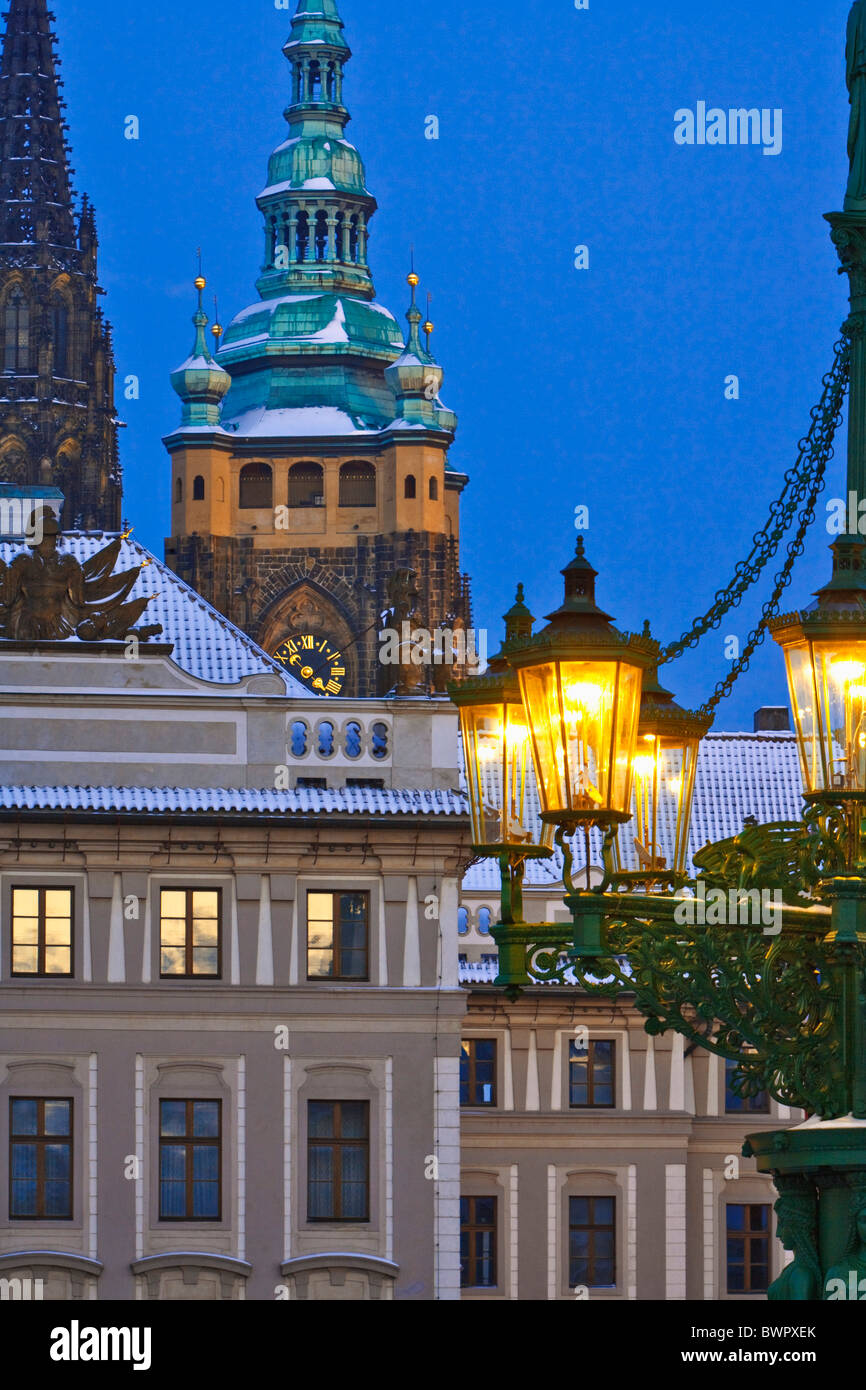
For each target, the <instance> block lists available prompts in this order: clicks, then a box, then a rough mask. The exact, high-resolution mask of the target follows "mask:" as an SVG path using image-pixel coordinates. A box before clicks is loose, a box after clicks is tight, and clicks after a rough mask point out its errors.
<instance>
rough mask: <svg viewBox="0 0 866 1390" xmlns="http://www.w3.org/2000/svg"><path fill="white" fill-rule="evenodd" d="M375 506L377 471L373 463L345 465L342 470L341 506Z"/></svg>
mask: <svg viewBox="0 0 866 1390" xmlns="http://www.w3.org/2000/svg"><path fill="white" fill-rule="evenodd" d="M375 505H376V470H375V468H374V467H373V465H372V463H344V464H343V466H342V468H341V469H340V506H341V507H375Z"/></svg>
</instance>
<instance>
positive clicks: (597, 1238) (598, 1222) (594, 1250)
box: [568, 1197, 616, 1289]
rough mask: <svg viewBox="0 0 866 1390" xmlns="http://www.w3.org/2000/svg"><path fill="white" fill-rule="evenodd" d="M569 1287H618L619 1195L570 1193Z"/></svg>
mask: <svg viewBox="0 0 866 1390" xmlns="http://www.w3.org/2000/svg"><path fill="white" fill-rule="evenodd" d="M568 1284H569V1288H572V1289H575V1288H579V1287H583V1288H587V1289H613V1288H615V1287H616V1198H615V1197H569V1199H568Z"/></svg>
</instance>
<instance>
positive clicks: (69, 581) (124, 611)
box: [0, 507, 162, 642]
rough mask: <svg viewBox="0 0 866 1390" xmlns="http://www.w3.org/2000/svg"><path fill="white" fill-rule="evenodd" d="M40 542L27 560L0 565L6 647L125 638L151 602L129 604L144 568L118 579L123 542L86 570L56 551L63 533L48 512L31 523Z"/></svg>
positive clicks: (0, 631)
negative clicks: (70, 639)
mask: <svg viewBox="0 0 866 1390" xmlns="http://www.w3.org/2000/svg"><path fill="white" fill-rule="evenodd" d="M31 522H32V530H33V532H34V534H35V535H36V536H38V537H40V539H38V540H35V541H32V542H31V543H30V546H29V549H30V551H31V553H30V554H29V555H27V554H22V555H17V556H16V557H15V559H14V560H13V561H12V563H11V565H6V564H5V563H4V562H3V561H2V560H0V637H4V638H6V639H7V641H18V642H35V641H63V640H64V639H66V638H68V637H78V638H79V639H80V640H81V641H82V642H105V641H111V640H119V639H122V638H124V637H126V636H127V634H128V633H129V632H131V630H132V629H133V627H134V625H135V623H136V622H137V621H138V619H139V618H140V617H141V615H142V613H143V612H144V610H145V608H146V607H147V605H148V603H149V602H150V598H149V597H148V598H137V599H133V601H132V602H131V603H127V602H126V599H127V598H128V596H129V594H130V593H131V592H132V588H133V586H134V584H135V581H136V580H137V578H138V576H139V574H140V573H141V569H142V566H141V565H138V566H137V567H136V568H135V569H131V570H126V571H124V573H122V574H114V572H113V571H114V566H115V564H116V563H117V559H118V556H119V555H120V543H121V537H119V536H118V537H117V539H116V540H113V541H111V542H110V544H109V545H106V546H105V547H104V548H103V549H102V550H100V551H98V552H97V554H96V555H92V556H91V557H90V559H89V560H85V562H84V564H83V565H82V564H80V563H79V561H78V560H76V558H75V556H74V555H61V554H60V553H59V551H58V549H57V537H58V536H59V534H60V527H59V525H58V524H57V519H56V517H55V516H54V513H53V511H52V510H51V508H50V507H42V508H40V509H39V511H38V512H36V513H34V515H33V517H32V518H31ZM161 632H162V628H161V627H160V626H158V625H156V626H153V627H148V628H139V629H137V631H136V636H138V637H140V638H142V639H146V638H148V637H156V636H158V635H159V634H160V633H161Z"/></svg>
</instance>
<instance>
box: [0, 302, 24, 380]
mask: <svg viewBox="0 0 866 1390" xmlns="http://www.w3.org/2000/svg"><path fill="white" fill-rule="evenodd" d="M3 329H4V331H3V365H4V369H5V370H6V371H7V372H28V371H29V370H30V306H29V305H28V303H27V300H26V299H25V298H24V295H23V294H22V293H21V291H20V290H13V291H12V294H11V295H10V296H9V298H8V299H7V301H6V309H5V312H4V325H3Z"/></svg>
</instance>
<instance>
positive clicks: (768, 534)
mask: <svg viewBox="0 0 866 1390" xmlns="http://www.w3.org/2000/svg"><path fill="white" fill-rule="evenodd" d="M850 363H851V344H850V341H849V339H848V338H847V337H843V338H842V339H841V340H840V341H839V342H838V343H837V344H836V356H835V359H834V362H833V366H832V367H831V369H830V371H829V372H828V373H827V375H826V376H825V377H824V382H823V385H824V392H823V395H822V396H821V401H820V403H819V404H818V405H816V406H815V407H814V408H813V410H812V424H811V427H810V429H809V433H808V434H807V435H806V437H805V438H804V439H801V441H800V445H799V455H798V458H797V462H796V464H795V465H794V467H793V468H790V469H789V470H788V472H787V473H786V474H785V486H784V488H783V490H782V495H781V497H780V498H779V499H778V500H777V501H775V502H774V503H773V505H772V506H771V508H770V515H769V518H768V519H767V523H766V525H765V526H764V528H763V530H761V531H757V532H756V533H755V535H754V536H753V538H752V550H751V553H750V554H749V558H748V559H747V560H741V561H740V562H739V563H738V565H737V568H736V570H735V571H734V577H733V579H732V580H731V583H730V584H729V585H728V586H727V588H726V589H720V590H719V591H718V593H717V594H716V601H715V603H714V604H713V606H712V608H711V609H710V610H709V612H708V613H706V614H704V616H703V617H700V618H696V619H695V621H694V622H693V623H692V626H691V627H690V628H689V630H688V631H687V632H685V633H683V635H682V637H681V638H680V639H679V641H677V642H672V643H671V644H670V646H668V647H665V648H664V649H663V651H662V653H661V656H660V658H659V665H662V664H663V663H664V662H666V661H673V660H674V658H675V657H678V656H681V655H682V653H683V652H684V651H686V650H687V649H688V648H689V647H696V646H697V644H698V642H699V641H700V640H701V638H702V637H703V636H704V635H705V634H706V633H707V632H709V631H710V630H711V629H714V628H718V627H719V626H720V625H721V621H722V618H723V617H724V616H725V614H726V613H728V612H730V610H731V609H732V608H736V607H738V606H739V604H740V603H741V602H742V600H743V596H744V595H745V593H746V592H747V590H748V589H750V588H751V586H752V585H753V584H754V583H755V581H756V580H757V579H758V577H759V576H760V574H761V572H762V570H763V569H764V567H765V565H766V564H767V563H768V561H769V560H771V559H772V558H773V556H774V555H775V553H776V551H777V550H778V548H779V545H780V543H781V541H782V538H783V536H784V535H785V532H786V531H787V530H788V529H789V527H790V526H791V524H792V522H793V521H794V517H795V516H796V515H797V511H798V508H800V507H801V506H802V504H803V500H804V498H806V497H807V496H808V497H809V499H810V501H809V504H808V505H807V507H806V508H805V509H804V510H803V511H801V512H800V529H799V530H798V532H797V539H796V540H795V541H793V542H792V543H791V545H789V547H788V559H787V560H786V562H785V566H784V568H783V569H782V570H781V571H780V573H779V574H778V575H777V576H776V589H775V590H774V592H773V598H772V599H771V600H770V601H769V603H767V604H765V605H764V609H763V613H762V617H761V622H760V623H759V625H758V627H757V628H756V629H755V631H754V632H752V633H750V635H749V642H748V644H747V646H746V650H745V651H744V653H743V655H742V656H741V657H740V659H739V661H737V662H736V663H735V665H734V666H733V668H732V670H731V671H730V673H729V675H728V679H727V680H726V681H723V682H722V683H721V684H720V686H718V687H717V689H716V694H715V695H714V696H713V697H712V699H711V700H710V701H709V702H708V703H707V705H705V706H704V709H705V710H713V709H715V706H716V705H717V704H718V702H719V700H721V699H723V698H724V696H725V695H727V694H729V693H730V689H731V687H732V685H733V683H734V681H735V680H736V679H737V676H739V675H740V674H741V673H742V672H743V671H745V670H748V665H749V657H751V656H752V655H753V653H754V651H755V649H756V648H757V647H758V646H760V644H761V642H762V641H763V639H764V635H765V632H766V624H767V622H768V620H769V619H770V618H771V617H773V616H774V614H775V606H776V605H778V602H779V599H780V598H781V594H782V591H783V590H784V589H785V588H786V587H787V585H788V583H789V582H790V575H791V567H792V565H793V563H794V560H795V559H796V558H797V556H798V555H800V554H802V551H803V537H804V536H805V534H806V531H807V530H808V528H809V525H810V524H811V522H812V521H813V520H814V507H815V502H816V501H817V497H818V494H819V493H820V491H821V489H822V488H823V486H824V473H825V470H826V468H827V464H828V463H829V462H830V460H831V459H832V457H833V440H834V438H835V435H836V431H837V429H838V428H839V424H840V421H841V419H842V407H843V405H844V403H845V393H846V391H847V388H848V374H849V369H850ZM804 518H807V519H805V520H804Z"/></svg>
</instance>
